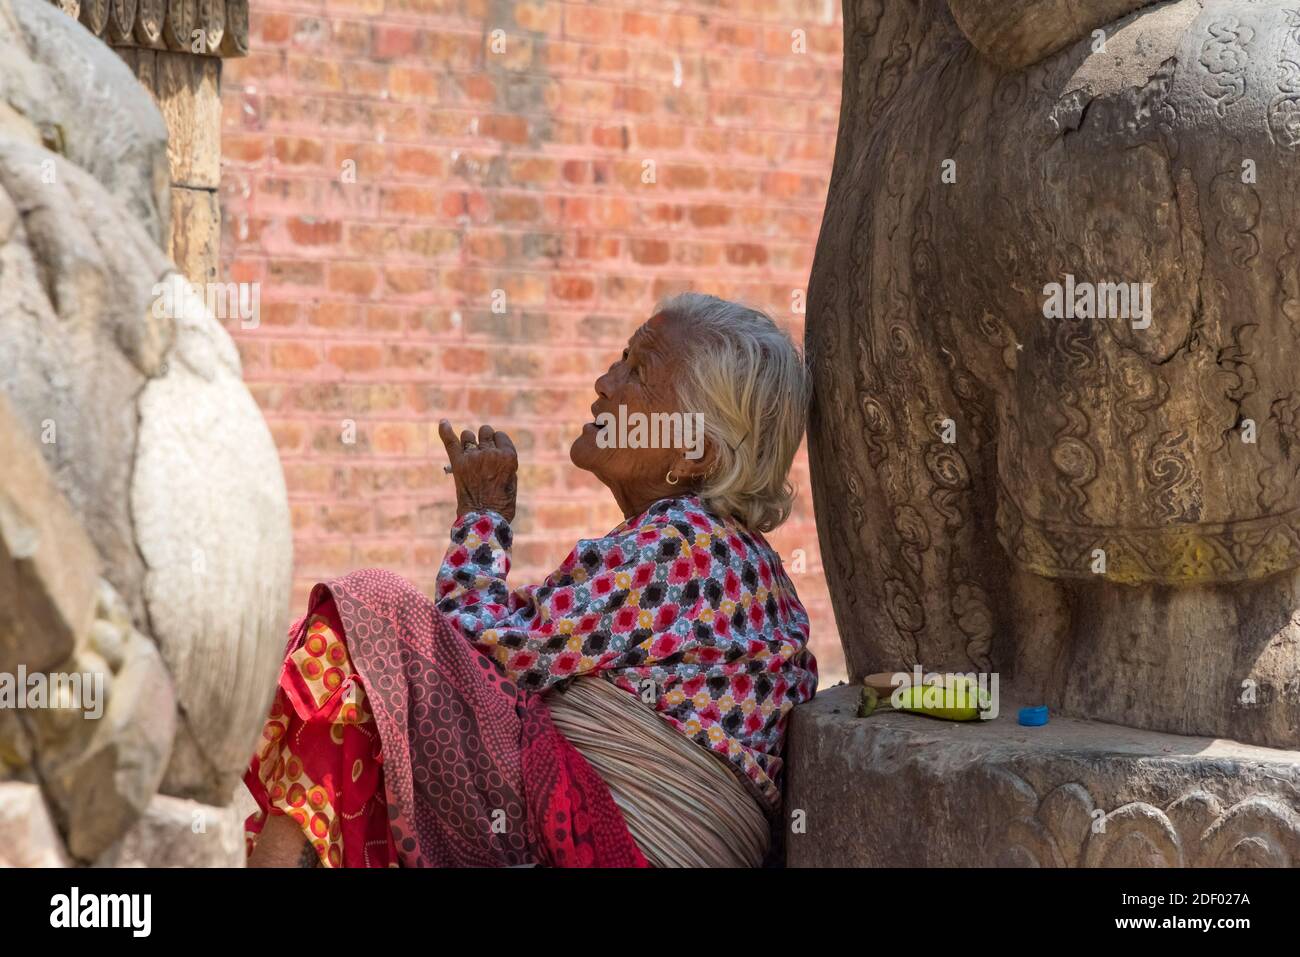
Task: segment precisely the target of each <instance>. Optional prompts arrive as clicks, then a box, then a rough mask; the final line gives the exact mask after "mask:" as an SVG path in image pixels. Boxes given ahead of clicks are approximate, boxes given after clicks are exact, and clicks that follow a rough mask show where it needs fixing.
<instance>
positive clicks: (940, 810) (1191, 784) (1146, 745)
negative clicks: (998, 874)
mask: <svg viewBox="0 0 1300 957" xmlns="http://www.w3.org/2000/svg"><path fill="white" fill-rule="evenodd" d="M857 697H858V692H857V688H855V687H853V686H848V685H846V686H842V687H838V688H833V689H831V690H829V691H826V692H823V693H821V694H819V695H818V696H817V697H816V698H815V699H814V700H813V701H811V702H809V703H808V704H806V705H803V706H801V707H799V708H797V709H796V710H795V712H794V715H793V717H792V722H791V728H790V734H789V740H788V749H789V750H788V755H787V763H786V775H787V780H786V807H787V812H788V813H793V812H795V811H799V810H801V811H803V812H804V821H805V824H806V827H805V831H804V833H791V834H789V835H788V836H787V839H786V858H787V863H788V864H789V865H790V866H792V867H807V866H850V867H879V866H929V867H952V866H1018V865H1027V866H1044V867H1053V866H1055V867H1080V866H1082V867H1099V866H1139V867H1142V866H1154V867H1159V866H1168V867H1181V866H1225V867H1236V866H1283V867H1286V866H1300V751H1282V750H1277V749H1272V748H1261V747H1255V746H1252V745H1243V744H1239V743H1237V742H1234V741H1224V740H1216V739H1213V738H1193V737H1183V736H1180V735H1173V734H1161V733H1157V732H1148V731H1140V730H1137V729H1134V728H1126V727H1121V726H1118V725H1112V724H1104V723H1102V722H1096V721H1084V720H1078V719H1070V718H1061V717H1057V716H1055V715H1054V716H1053V717H1052V721H1051V723H1050V724H1048V725H1047V726H1046V727H1043V728H1025V727H1021V726H1020V725H1019V724H1017V723H1016V718H1015V715H1016V711H1017V709H1018V707H1019V704H1017V703H1015V702H1010V701H1007V700H1005V699H1004V700H1003V701H1002V710H1001V714H1000V715H999V716H998V717H997V718H996V719H994V720H992V721H981V722H970V723H958V722H947V721H938V720H935V719H932V718H925V717H920V716H917V715H907V714H894V713H884V714H876V715H873V716H871V717H870V718H857V717H856V716H855V714H856V710H857Z"/></svg>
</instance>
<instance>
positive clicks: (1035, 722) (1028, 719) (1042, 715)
mask: <svg viewBox="0 0 1300 957" xmlns="http://www.w3.org/2000/svg"><path fill="white" fill-rule="evenodd" d="M1019 721H1020V723H1021V724H1023V725H1025V726H1026V727H1030V728H1037V727H1040V726H1042V725H1044V724H1047V705H1045V704H1040V705H1038V706H1036V707H1033V708H1021V709H1020V717H1019Z"/></svg>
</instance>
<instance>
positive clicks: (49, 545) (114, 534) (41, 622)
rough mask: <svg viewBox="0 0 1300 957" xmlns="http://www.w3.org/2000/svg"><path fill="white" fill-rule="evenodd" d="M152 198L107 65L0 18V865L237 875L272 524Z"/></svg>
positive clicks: (274, 574)
mask: <svg viewBox="0 0 1300 957" xmlns="http://www.w3.org/2000/svg"><path fill="white" fill-rule="evenodd" d="M117 6H118V5H116V4H115V5H114V8H113V9H114V10H115V11H116V10H117ZM81 9H82V10H83V11H85V10H94V9H100V11H101V13H104V14H106V12H107V7H104V5H103V4H102V3H100V4H87V5H85V6H83V7H82V8H81ZM131 9H132V10H134V5H131ZM119 12H122V13H123V14H124V13H125V11H119ZM114 16H117V13H116V12H115V13H114ZM107 20H108V18H107V16H106V15H105V16H100V15H99V14H96V16H95V17H94V22H95V23H96V24H99V25H100V26H101V27H102V26H103V24H104V23H106V22H107ZM119 25H120V24H119ZM213 159H214V162H213V166H214V167H215V165H216V164H215V158H213ZM168 180H169V175H168V131H167V127H166V126H165V125H164V121H163V117H162V115H161V114H160V113H159V109H158V107H157V106H156V105H155V104H154V102H153V100H152V99H151V98H150V94H149V93H148V92H147V91H146V89H145V88H144V86H142V85H141V83H140V82H139V81H138V80H137V79H136V77H135V76H133V75H132V72H131V70H130V69H129V68H128V67H127V65H126V64H125V63H123V62H122V59H121V58H120V57H119V56H118V55H117V54H116V53H114V52H113V50H111V49H110V48H109V47H108V46H106V45H105V44H104V43H103V42H102V41H100V40H99V39H97V38H96V37H95V36H94V35H93V34H92V33H90V32H88V31H87V30H86V29H84V28H83V27H82V26H81V25H79V24H78V23H77V22H76V21H75V20H73V19H71V18H70V17H69V16H67V15H66V13H65V12H62V11H61V10H60V8H59V7H56V6H54V5H51V4H49V3H46V2H44V0H0V864H17V865H29V864H40V863H53V864H68V863H97V864H109V865H123V864H152V865H160V864H173V863H174V864H225V865H234V864H242V863H243V857H244V842H243V831H242V826H241V823H240V817H239V814H238V812H237V810H236V809H235V808H234V807H233V805H232V800H233V797H234V795H235V793H236V787H237V786H238V787H240V788H242V785H240V784H239V781H240V777H241V775H242V773H243V770H244V768H245V767H246V765H247V761H248V755H249V753H250V752H251V751H252V749H253V747H254V745H255V742H256V740H257V736H258V734H259V732H260V731H261V728H262V724H263V721H264V716H265V712H266V709H267V708H268V707H269V705H270V700H271V695H272V693H273V691H274V686H275V675H276V670H277V668H278V666H279V661H280V657H281V652H282V650H283V647H284V629H285V626H286V623H287V613H288V598H289V585H290V566H291V557H292V556H291V548H292V546H291V536H290V527H289V510H288V503H287V498H286V493H285V487H284V479H283V475H282V473H281V469H280V463H279V459H278V456H277V454H276V449H275V445H274V442H273V441H272V439H271V435H270V431H269V429H268V428H267V426H266V423H265V421H264V420H263V419H262V416H261V413H260V412H259V411H258V408H257V406H256V404H255V403H254V402H253V399H252V396H251V395H250V393H249V392H248V389H247V388H246V387H245V386H244V384H243V382H242V379H241V376H240V363H239V355H238V352H237V351H236V349H235V347H234V343H233V342H232V341H231V339H230V336H229V335H228V334H227V333H226V331H225V330H224V329H223V328H222V326H221V324H220V323H219V322H218V321H217V319H216V318H215V317H214V316H213V315H212V314H211V313H210V312H209V308H208V306H207V304H206V297H205V296H203V295H202V294H198V295H196V294H195V292H194V290H193V289H191V288H190V287H189V286H188V284H187V283H183V282H177V281H176V280H179V279H180V276H179V275H178V273H177V270H176V266H175V265H174V264H173V263H172V262H171V261H170V260H169V259H168V257H167V256H166V254H165V253H164V252H163V249H164V248H165V247H166V244H167V240H168V237H169V236H171V235H172V231H171V223H170V222H169V220H170V218H171V216H170V209H169V207H170V198H171V196H172V195H174V192H175V191H174V189H169V186H168ZM214 201H215V200H214ZM165 290H175V295H173V296H171V297H170V298H168V299H163V298H161V297H160V291H165ZM160 306H161V308H160ZM73 677H76V678H77V679H78V683H77V684H75V685H74V684H71V679H72V678H73ZM37 678H39V680H37ZM54 687H58V688H60V691H59V692H58V693H54V692H51V693H49V694H48V695H47V693H46V690H45V689H47V688H54ZM87 689H95V690H94V691H93V692H90V693H88V692H87ZM65 691H66V692H67V694H66V695H64V694H63V692H65ZM56 699H57V700H56ZM65 699H66V700H65ZM77 699H80V700H77Z"/></svg>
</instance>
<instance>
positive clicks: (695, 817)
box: [245, 294, 817, 867]
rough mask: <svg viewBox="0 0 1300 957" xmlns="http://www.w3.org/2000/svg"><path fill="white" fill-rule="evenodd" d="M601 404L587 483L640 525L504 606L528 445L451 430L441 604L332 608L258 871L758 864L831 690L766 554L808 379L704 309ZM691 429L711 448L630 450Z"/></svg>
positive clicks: (764, 339) (295, 674)
mask: <svg viewBox="0 0 1300 957" xmlns="http://www.w3.org/2000/svg"><path fill="white" fill-rule="evenodd" d="M595 389H596V401H595V402H594V403H593V404H592V412H593V414H594V416H595V417H596V419H597V421H593V422H589V423H587V424H586V425H585V426H583V429H582V434H581V435H579V436H578V437H577V438H576V439H575V440H574V442H573V446H572V449H571V451H570V457H571V458H572V460H573V464H574V465H576V466H577V467H578V468H581V469H585V470H587V471H589V472H591V473H592V474H594V475H595V476H596V477H597V478H598V479H599V480H600V481H601V482H602V483H603V484H604V485H605V486H607V487H608V488H609V490H610V492H611V493H612V494H613V496H614V499H615V500H616V501H617V502H618V505H619V508H620V509H622V512H623V515H624V517H625V520H624V521H623V523H622V524H620V525H619V526H618V527H617V528H615V529H613V530H612V531H610V532H609V533H608V534H606V535H604V536H602V537H600V538H592V539H584V540H582V541H579V542H578V544H577V545H576V546H575V547H574V548H573V550H572V551H571V552H570V553H569V555H568V557H567V558H565V560H564V562H563V563H562V564H561V565H560V567H559V568H558V569H556V570H555V571H554V572H553V573H552V574H551V575H550V576H549V577H547V579H546V580H545V581H544V582H542V583H541V584H540V585H532V586H528V587H524V588H516V589H514V590H513V591H511V590H510V589H509V588H508V586H507V585H506V576H507V574H508V573H509V570H510V544H511V527H510V523H511V521H512V520H513V518H514V514H515V476H516V470H517V467H518V463H517V459H516V455H515V448H514V444H513V443H512V442H511V440H510V437H509V436H507V435H506V434H505V433H504V432H499V431H497V430H495V429H493V428H492V427H491V426H488V425H485V426H483V427H482V428H480V429H479V430H478V432H477V433H473V432H469V431H465V432H462V433H461V434H460V435H457V434H456V432H455V431H454V430H453V429H452V427H451V425H450V424H449V423H447V422H446V421H443V422H442V423H441V426H440V429H439V432H440V435H441V438H442V441H443V443H444V445H445V446H446V451H447V457H448V459H449V463H450V464H449V465H448V467H447V471H449V472H450V473H451V475H452V476H453V478H454V481H455V485H456V503H457V514H458V518H457V520H456V522H455V524H454V525H453V526H452V529H451V545H450V547H449V549H448V550H447V553H446V557H445V559H444V560H443V563H442V567H441V569H440V570H439V572H438V578H437V582H436V585H435V597H434V598H433V599H429V598H426V597H425V596H424V595H423V594H421V593H420V592H419V591H417V590H416V589H415V588H414V587H413V586H411V585H410V584H409V583H407V582H406V581H404V580H403V579H401V578H399V577H397V576H395V575H391V574H388V573H385V572H379V571H373V570H372V571H362V572H356V573H353V574H351V575H348V576H345V577H343V578H341V579H338V580H336V581H333V582H330V583H328V584H324V585H318V586H316V589H315V590H314V592H313V594H312V599H311V607H310V610H309V612H308V614H307V615H306V616H305V617H304V618H303V619H301V620H300V621H299V622H298V623H296V624H295V626H294V627H293V628H292V629H291V630H290V640H289V645H288V648H287V649H286V656H285V663H284V668H283V670H282V672H281V675H280V681H279V690H278V693H277V696H276V700H275V703H274V705H273V706H272V710H271V714H270V718H269V720H268V721H267V724H266V729H265V731H264V739H265V740H264V742H263V743H262V745H261V747H260V748H259V751H258V753H257V755H256V757H254V759H253V761H252V763H251V766H250V768H249V771H248V773H247V775H246V777H245V781H246V783H247V784H248V787H249V789H250V790H251V791H252V793H253V795H254V797H255V798H256V799H257V802H258V805H259V811H258V812H257V813H256V814H254V815H253V816H252V817H251V818H250V819H249V842H250V855H251V856H250V864H252V865H254V866H257V865H263V866H274V865H283V864H288V863H294V862H299V863H302V864H303V865H305V866H316V865H317V864H319V865H322V866H331V867H338V866H348V867H351V866H368V867H375V866H449V865H518V864H543V865H551V866H574V865H596V866H611V865H612V866H643V865H645V864H647V863H649V864H651V865H655V866H710V865H712V866H757V865H759V864H761V863H762V861H763V859H764V857H765V855H766V853H767V851H768V848H769V840H770V834H771V826H772V825H773V824H775V823H776V822H777V821H778V818H779V813H780V801H781V797H780V789H779V774H780V768H781V746H782V739H783V736H784V732H785V726H786V718H787V716H788V714H789V713H790V710H791V709H792V708H793V707H794V706H795V705H797V704H799V703H800V702H802V701H806V700H808V699H809V698H811V697H812V695H813V692H814V689H815V687H816V684H817V670H816V667H817V666H816V663H815V661H814V660H813V657H812V655H811V654H810V653H809V651H808V648H807V642H808V618H807V615H806V614H805V612H804V609H803V606H802V605H801V604H800V602H799V598H798V596H797V595H796V594H795V589H794V585H793V584H791V582H790V579H789V578H788V577H787V576H786V574H785V572H784V570H783V569H782V567H781V560H780V557H779V556H778V555H777V554H776V552H775V551H773V549H772V547H771V546H770V545H768V543H767V542H766V541H765V540H764V538H763V532H766V531H770V530H771V529H773V528H775V527H776V526H777V525H779V524H780V523H781V522H782V521H784V519H785V518H786V516H787V515H788V514H789V511H790V504H791V498H792V490H791V488H790V485H789V483H788V481H787V476H788V472H789V469H790V464H791V461H792V460H793V458H794V455H795V451H796V449H797V448H798V446H799V442H800V440H801V437H802V434H803V429H804V419H805V411H806V405H807V397H808V383H807V373H806V370H805V368H804V364H803V361H802V359H801V357H800V356H799V353H798V352H797V351H796V349H795V347H794V346H793V344H792V343H791V341H790V339H789V337H788V336H786V335H785V334H784V333H782V332H781V331H780V330H779V329H778V328H777V326H776V325H775V324H774V323H773V322H772V320H771V319H769V318H768V317H767V316H765V315H763V314H762V313H759V312H756V311H754V310H752V309H747V308H744V307H742V306H739V305H736V304H734V303H730V302H726V301H723V300H721V299H717V298H714V297H711V296H704V295H699V294H687V295H682V296H678V297H676V298H674V299H672V300H670V301H669V302H667V303H666V304H664V305H663V306H661V307H660V308H659V309H658V310H657V312H656V313H655V315H654V316H652V317H651V318H650V319H649V320H648V321H647V322H646V323H645V324H644V325H642V326H641V327H640V328H639V329H638V330H637V331H636V332H635V334H633V336H632V338H631V340H630V341H629V342H628V345H627V348H626V349H625V350H624V351H623V355H622V357H621V358H619V360H618V361H617V362H615V363H614V364H613V365H612V366H611V367H610V369H609V371H608V372H606V373H605V374H604V375H602V376H601V377H600V378H599V379H597V380H596V384H595ZM673 413H678V414H679V417H678V418H677V419H676V421H677V422H678V423H681V422H682V421H683V419H682V418H680V415H685V416H690V417H691V418H689V419H687V420H685V421H689V422H700V423H702V427H703V431H702V438H703V441H702V443H701V442H691V441H689V437H688V436H687V432H689V429H687V430H679V437H680V439H681V440H680V441H678V442H676V443H667V445H668V446H669V447H665V443H662V442H652V441H649V440H648V438H647V435H646V432H645V430H644V428H642V430H641V431H640V432H637V431H636V430H635V428H634V432H633V437H634V439H638V440H629V441H619V440H620V438H623V439H626V438H627V437H626V436H619V435H614V434H611V426H610V424H611V423H612V422H621V423H624V424H627V423H632V424H634V426H635V425H636V424H637V423H638V422H639V423H641V424H642V425H644V424H645V423H647V422H650V423H654V422H659V423H662V422H664V421H669V420H670V419H666V418H664V414H668V415H669V416H671V414H673ZM656 416H658V418H656Z"/></svg>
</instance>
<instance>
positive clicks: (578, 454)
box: [569, 425, 596, 472]
mask: <svg viewBox="0 0 1300 957" xmlns="http://www.w3.org/2000/svg"><path fill="white" fill-rule="evenodd" d="M588 433H590V434H588ZM595 452H596V439H595V429H594V428H592V427H589V426H586V425H584V426H583V427H582V432H581V433H580V434H579V435H578V437H577V438H576V439H574V440H573V444H572V445H570V446H569V461H570V462H572V463H573V464H574V465H576V466H577V467H578V468H580V469H582V470H583V471H586V472H590V471H591V466H592V464H593V462H594V461H595Z"/></svg>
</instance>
